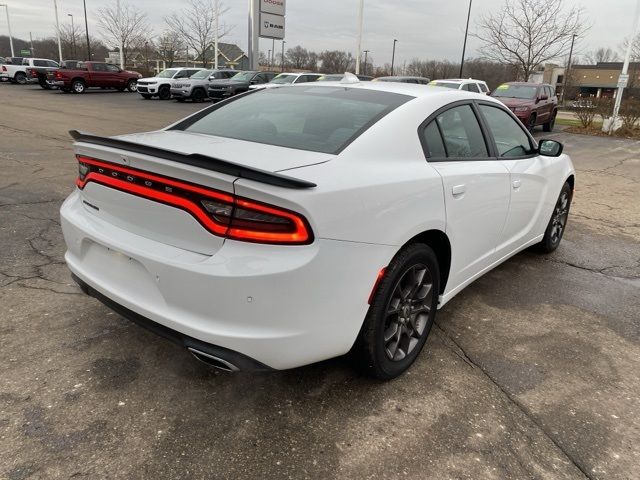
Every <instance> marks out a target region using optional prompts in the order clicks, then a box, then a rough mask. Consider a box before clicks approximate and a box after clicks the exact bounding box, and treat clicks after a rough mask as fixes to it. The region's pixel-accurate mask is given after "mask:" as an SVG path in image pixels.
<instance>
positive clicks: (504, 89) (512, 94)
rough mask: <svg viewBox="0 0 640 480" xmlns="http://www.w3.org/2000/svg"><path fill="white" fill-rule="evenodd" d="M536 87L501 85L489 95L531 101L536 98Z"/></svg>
mask: <svg viewBox="0 0 640 480" xmlns="http://www.w3.org/2000/svg"><path fill="white" fill-rule="evenodd" d="M537 92H538V87H530V86H528V85H509V84H507V83H503V84H502V85H500V86H499V87H498V88H496V89H495V90H494V91H493V93H492V94H491V96H492V97H509V98H521V99H529V100H530V99H533V98H536V94H537Z"/></svg>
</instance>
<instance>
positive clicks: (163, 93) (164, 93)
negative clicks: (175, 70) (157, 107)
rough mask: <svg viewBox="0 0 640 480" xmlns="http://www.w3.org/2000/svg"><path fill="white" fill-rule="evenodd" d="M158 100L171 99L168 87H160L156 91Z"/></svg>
mask: <svg viewBox="0 0 640 480" xmlns="http://www.w3.org/2000/svg"><path fill="white" fill-rule="evenodd" d="M158 98H159V99H160V100H169V99H170V98H171V88H169V86H168V85H165V86H162V87H160V90H158Z"/></svg>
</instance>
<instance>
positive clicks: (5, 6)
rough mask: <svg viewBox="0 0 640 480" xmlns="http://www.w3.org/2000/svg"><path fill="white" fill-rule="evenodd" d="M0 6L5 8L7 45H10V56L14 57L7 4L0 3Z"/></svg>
mask: <svg viewBox="0 0 640 480" xmlns="http://www.w3.org/2000/svg"><path fill="white" fill-rule="evenodd" d="M0 7H4V8H6V10H7V29H8V30H9V45H11V56H12V57H15V56H16V54H15V52H14V51H13V37H11V22H10V21H9V5H7V4H6V3H0Z"/></svg>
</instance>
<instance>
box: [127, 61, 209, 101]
mask: <svg viewBox="0 0 640 480" xmlns="http://www.w3.org/2000/svg"><path fill="white" fill-rule="evenodd" d="M201 70H204V68H183V67H180V68H167V69H166V70H163V71H161V72H160V73H159V74H158V75H156V76H155V77H148V78H141V79H140V80H138V93H139V94H140V95H142V97H143V98H144V99H146V100H149V99H150V98H151V97H156V96H157V97H158V98H160V100H169V99H170V98H171V85H172V84H173V82H172V80H179V79H181V78H189V77H191V75H193V74H194V73H198V72H200V71H201Z"/></svg>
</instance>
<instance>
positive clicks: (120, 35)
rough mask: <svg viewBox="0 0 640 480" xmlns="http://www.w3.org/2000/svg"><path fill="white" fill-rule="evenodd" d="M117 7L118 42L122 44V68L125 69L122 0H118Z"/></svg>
mask: <svg viewBox="0 0 640 480" xmlns="http://www.w3.org/2000/svg"><path fill="white" fill-rule="evenodd" d="M116 8H117V9H118V42H119V46H120V68H122V69H124V49H123V48H124V45H123V43H124V42H123V40H122V9H121V8H120V0H117V2H116Z"/></svg>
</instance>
